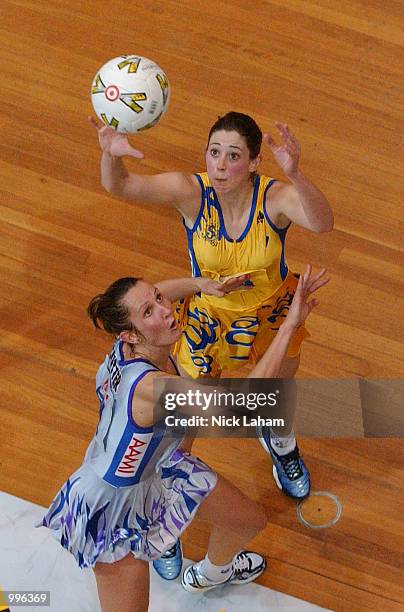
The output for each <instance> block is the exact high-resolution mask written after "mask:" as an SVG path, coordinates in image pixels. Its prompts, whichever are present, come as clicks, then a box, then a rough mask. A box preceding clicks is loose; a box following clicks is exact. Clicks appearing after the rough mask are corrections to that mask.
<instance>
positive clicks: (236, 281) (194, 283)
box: [156, 274, 249, 302]
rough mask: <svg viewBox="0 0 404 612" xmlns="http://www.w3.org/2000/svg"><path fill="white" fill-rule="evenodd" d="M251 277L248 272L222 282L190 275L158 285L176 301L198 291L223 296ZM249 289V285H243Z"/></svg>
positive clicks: (168, 296) (164, 293) (157, 285)
mask: <svg viewBox="0 0 404 612" xmlns="http://www.w3.org/2000/svg"><path fill="white" fill-rule="evenodd" d="M248 279H249V275H248V274H243V275H241V276H237V277H236V278H231V279H229V280H227V281H226V282H224V283H220V282H217V281H214V280H212V279H211V278H206V277H196V278H193V277H188V278H173V279H171V280H164V281H160V282H158V283H157V284H156V287H157V288H158V289H159V290H160V291H161V293H162V294H163V295H164V296H165V297H166V298H167V299H169V300H170V301H171V302H176V301H177V300H180V299H181V298H186V297H188V296H189V295H193V294H194V293H198V292H199V291H201V292H202V293H206V294H207V295H216V296H218V297H223V296H224V295H226V294H227V293H230V292H231V291H235V290H236V289H239V288H240V287H242V286H243V285H244V283H245V281H247V280H248ZM243 288H245V289H248V288H249V287H243Z"/></svg>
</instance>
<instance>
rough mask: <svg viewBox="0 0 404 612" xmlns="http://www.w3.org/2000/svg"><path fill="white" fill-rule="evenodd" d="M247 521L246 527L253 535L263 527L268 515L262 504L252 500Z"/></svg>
mask: <svg viewBox="0 0 404 612" xmlns="http://www.w3.org/2000/svg"><path fill="white" fill-rule="evenodd" d="M247 522H248V527H247V529H248V530H249V531H250V533H251V534H254V535H255V534H257V533H259V532H260V531H262V530H263V529H265V527H266V525H267V523H268V516H267V513H266V512H265V510H264V508H263V506H261V505H260V504H257V503H255V502H254V503H253V505H252V508H251V512H250V513H249V517H248V521H247Z"/></svg>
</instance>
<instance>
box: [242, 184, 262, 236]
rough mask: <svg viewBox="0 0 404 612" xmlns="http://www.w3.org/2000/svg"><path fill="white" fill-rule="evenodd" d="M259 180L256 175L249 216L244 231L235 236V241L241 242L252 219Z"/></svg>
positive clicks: (255, 206)
mask: <svg viewBox="0 0 404 612" xmlns="http://www.w3.org/2000/svg"><path fill="white" fill-rule="evenodd" d="M260 180H261V177H260V176H258V175H257V176H256V177H255V181H254V191H253V197H252V203H251V210H250V216H249V217H248V221H247V225H246V228H245V230H244V232H243V233H242V234H241V236H239V237H238V238H237V240H236V242H241V241H242V240H243V238H245V236H246V235H247V234H248V232H249V230H250V227H251V224H252V222H253V220H254V215H255V211H256V209H257V197H258V187H259V184H260Z"/></svg>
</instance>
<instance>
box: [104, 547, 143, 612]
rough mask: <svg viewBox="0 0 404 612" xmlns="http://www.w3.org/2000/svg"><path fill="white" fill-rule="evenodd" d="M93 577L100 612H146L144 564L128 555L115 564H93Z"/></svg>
mask: <svg viewBox="0 0 404 612" xmlns="http://www.w3.org/2000/svg"><path fill="white" fill-rule="evenodd" d="M94 573H95V578H96V580H97V588H98V596H99V598H100V603H101V609H102V611H103V612H147V610H148V608H149V564H148V563H146V562H145V561H140V560H139V559H135V558H134V557H133V556H132V554H131V553H129V554H128V555H127V556H126V557H124V558H123V559H122V560H121V561H117V562H116V563H97V565H96V566H95V567H94Z"/></svg>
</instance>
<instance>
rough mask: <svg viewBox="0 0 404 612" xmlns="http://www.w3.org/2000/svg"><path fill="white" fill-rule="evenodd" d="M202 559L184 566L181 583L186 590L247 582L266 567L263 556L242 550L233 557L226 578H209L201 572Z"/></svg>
mask: <svg viewBox="0 0 404 612" xmlns="http://www.w3.org/2000/svg"><path fill="white" fill-rule="evenodd" d="M202 563H203V561H200V562H199V563H194V564H193V565H190V566H189V567H187V568H186V570H185V571H184V573H183V574H182V579H181V584H182V586H183V587H184V589H185V590H186V591H189V592H190V593H197V592H198V591H199V592H200V591H209V590H210V589H214V588H217V587H219V586H223V585H224V584H233V585H234V584H247V583H248V582H252V581H253V580H255V579H256V578H258V576H260V575H261V574H262V572H263V571H264V569H265V568H266V561H265V559H264V557H262V556H261V555H259V554H258V553H255V552H250V551H248V550H242V551H241V552H239V553H238V554H237V555H235V556H234V558H233V563H232V571H231V574H230V576H229V577H228V578H226V580H223V581H215V580H210V579H209V578H207V577H206V576H204V575H203V574H202V572H201V569H200V566H201V565H202Z"/></svg>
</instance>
